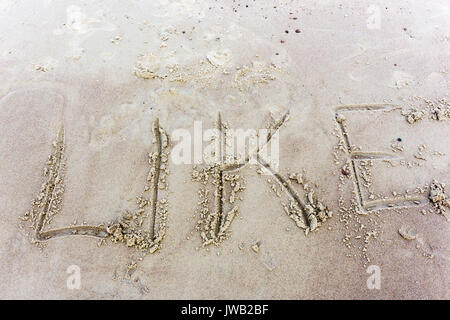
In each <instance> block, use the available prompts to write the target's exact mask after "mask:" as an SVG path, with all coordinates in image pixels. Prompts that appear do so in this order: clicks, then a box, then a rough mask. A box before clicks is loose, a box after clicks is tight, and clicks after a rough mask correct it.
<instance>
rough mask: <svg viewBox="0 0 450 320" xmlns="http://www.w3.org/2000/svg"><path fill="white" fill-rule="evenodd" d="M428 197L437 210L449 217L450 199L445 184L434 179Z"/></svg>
mask: <svg viewBox="0 0 450 320" xmlns="http://www.w3.org/2000/svg"><path fill="white" fill-rule="evenodd" d="M428 199H430V202H431V204H432V205H433V207H434V209H435V210H436V212H437V213H438V214H442V215H443V216H445V217H446V218H447V219H448V216H447V212H446V210H447V208H450V199H448V197H447V195H446V194H445V184H444V183H439V182H438V181H436V180H434V181H433V182H432V183H431V185H430V192H429V195H428Z"/></svg>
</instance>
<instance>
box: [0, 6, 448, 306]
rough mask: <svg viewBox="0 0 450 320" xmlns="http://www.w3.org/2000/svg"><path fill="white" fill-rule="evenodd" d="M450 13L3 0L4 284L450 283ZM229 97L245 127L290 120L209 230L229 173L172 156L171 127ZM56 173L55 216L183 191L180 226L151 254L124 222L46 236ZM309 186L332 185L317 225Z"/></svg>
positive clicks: (393, 289) (281, 286) (63, 287)
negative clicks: (209, 238) (271, 163)
mask: <svg viewBox="0 0 450 320" xmlns="http://www.w3.org/2000/svg"><path fill="white" fill-rule="evenodd" d="M449 16H450V7H449V3H448V1H444V0H443V1H441V0H436V1H428V2H423V1H373V3H370V4H369V3H362V2H361V1H344V2H334V1H261V0H257V1H253V0H248V1H241V0H236V1H222V0H219V1H195V0H182V1H171V0H154V1H153V0H152V1H137V0H136V1H128V2H127V5H124V2H123V1H95V2H93V1H76V2H74V1H52V0H40V1H31V0H29V1H12V0H4V1H1V3H0V57H1V58H0V80H1V81H0V132H1V135H0V150H1V151H2V152H1V153H0V177H1V181H2V183H1V184H0V214H1V221H2V229H1V233H0V243H1V245H0V298H2V299H6V298H13V299H17V298H26V299H31V298H44V299H54V298H67V299H111V298H112V299H124V298H133V299H161V298H167V299H207V298H213V299H232V298H238V299H324V298H334V299H336V298H344V299H355V298H359V299H388V298H396V299H430V298H434V299H449V298H450V295H449V283H450V268H449V266H450V265H449V258H450V256H449V254H450V250H449V249H450V248H449V246H448V243H449V240H450V232H449V223H448V219H447V217H446V216H445V213H446V212H442V211H443V210H445V208H446V203H445V201H447V200H445V195H447V196H448V195H449V192H450V144H449V140H450V139H449V138H450V111H449V110H450V109H449V103H448V100H449V97H448V93H449V74H448V72H449V62H450V59H449V55H450V44H449V39H450V34H449V30H450V19H449ZM218 112H220V114H221V118H222V121H223V124H224V125H225V126H228V127H229V128H235V129H237V128H242V129H248V128H254V129H264V128H266V127H268V126H269V127H270V125H272V127H273V125H276V123H277V121H278V120H280V119H282V118H283V116H284V115H286V114H289V120H288V121H286V122H284V123H283V125H282V126H281V127H280V128H279V131H278V132H279V152H280V157H279V159H280V161H279V168H278V170H276V173H277V174H276V175H274V174H270V173H267V172H263V173H261V172H260V170H261V164H254V165H245V166H243V167H242V168H239V169H238V170H237V171H236V172H235V173H236V174H239V181H241V182H242V185H243V186H244V185H245V189H242V190H238V192H237V194H236V200H235V201H231V200H230V199H229V196H230V195H231V193H230V192H231V191H230V190H226V191H224V192H225V195H222V196H223V198H224V200H223V208H222V205H220V207H221V210H224V212H229V211H230V210H232V209H233V208H234V206H236V207H237V209H236V210H238V211H237V215H236V217H234V219H233V220H232V221H230V225H229V229H227V231H230V232H231V233H229V234H228V233H227V236H226V237H223V238H222V239H219V238H217V239H215V240H217V241H213V242H216V244H215V243H212V244H210V245H207V246H202V242H203V241H202V238H201V230H203V229H204V228H205V226H206V228H208V225H207V223H206V224H205V223H204V224H203V225H202V224H200V226H199V225H198V221H199V220H201V214H200V213H199V209H201V208H202V205H201V204H200V205H199V202H200V200H201V193H202V192H204V191H205V190H209V192H210V193H209V196H210V197H212V198H211V199H212V200H211V202H209V203H207V204H206V205H204V207H205V208H207V209H208V210H210V211H214V210H215V207H214V206H215V205H216V208H217V206H218V205H217V202H216V203H214V201H216V199H215V198H214V197H215V196H216V198H217V193H215V192H216V191H217V189H216V191H215V185H214V184H213V183H211V180H209V181H208V183H207V184H202V181H195V180H199V179H196V178H195V177H194V178H193V164H192V163H191V164H176V163H174V161H172V158H171V155H170V154H169V155H167V161H166V162H162V161H157V160H155V159H159V160H161V159H162V158H161V153H158V139H157V135H159V134H161V135H163V136H164V137H165V134H166V133H167V135H168V136H169V138H170V137H172V136H173V135H174V134H175V132H176V131H177V130H180V129H185V130H187V131H188V132H190V133H192V135H194V122H195V121H201V124H202V127H203V129H207V128H214V127H217V125H218V123H217V117H218ZM155 119H159V126H157V128H160V130H159V129H157V130H156V131H155V128H154V126H155ZM62 130H63V131H62ZM58 133H60V135H59V138H60V140H58ZM62 133H63V137H61V134H62ZM54 141H56V144H55V146H56V151H58V150H60V149H58V148H60V147H61V148H62V144H64V156H63V157H62V160H61V163H60V162H58V161H59V160H55V159H58V156H57V155H58V152H56V153H54V152H55V147H52V143H53V142H54ZM58 141H59V142H60V143H59V142H58ZM175 146H176V142H174V141H170V143H169V145H168V146H167V147H166V148H163V149H164V150H163V153H164V152H170V151H172V150H173V148H174V147H175ZM52 153H54V154H55V155H56V158H55V157H54V158H52V159H53V160H55V161H56V162H55V163H53V164H50V167H51V168H50V169H52V168H53V169H55V168H56V169H55V170H56V171H55V172H56V174H54V173H55V172H53V171H51V170H50V171H51V172H50V173H47V175H45V174H44V167H45V166H46V161H48V156H49V155H51V154H52ZM149 153H150V154H156V155H157V156H156V157H155V158H154V160H155V161H153V162H152V160H151V159H150V160H151V161H150V163H149ZM158 155H159V157H158ZM163 158H164V157H163ZM64 159H65V160H64ZM164 160H165V159H164ZM62 162H64V163H65V164H63V163H62ZM161 164H163V165H164V168H163V169H164V170H163V169H161V170H159V169H158V172H159V171H161V176H160V177H159V178H157V180H158V179H159V180H158V181H157V184H156V186H157V188H160V192H157V200H158V202H157V203H155V205H154V208H153V206H152V197H153V194H154V193H153V192H152V190H154V186H155V185H154V181H155V180H154V179H155V177H154V176H151V177H150V179H148V174H149V172H150V173H151V172H152V168H155V166H156V167H158V166H161ZM222 165H223V163H222ZM64 168H65V174H64V176H63V175H62V172H63V171H64V170H63V169H64ZM204 168H205V164H199V165H198V166H197V167H196V168H195V171H197V172H198V171H201V170H202V169H204ZM221 168H222V167H218V168H215V169H212V170H213V171H214V170H216V171H215V173H214V172H213V174H212V176H214V174H219V173H220V172H222V171H221V170H222V169H221ZM201 172H202V171H201ZM274 172H275V171H274ZM274 172H272V173H274ZM295 173H297V174H298V175H294V174H295ZM59 174H60V175H61V179H62V178H64V179H63V181H61V182H60V181H59V180H58V179H59ZM220 174H221V173H220ZM289 175H291V177H292V179H290V178H289ZM194 176H195V173H194ZM278 177H281V178H282V180H280V179H279V178H278ZM297 178H298V179H297ZM52 179H53V180H52ZM161 179H163V180H164V181H161ZM230 179H231V180H227V181H226V183H228V184H229V186H231V187H235V186H236V184H235V181H233V180H232V178H230ZM233 179H234V178H233ZM200 180H201V179H200ZM434 180H436V181H437V182H438V183H443V184H445V183H446V184H447V190H445V191H444V193H443V194H444V195H443V196H442V197H441V198H439V197H438V198H435V200H436V202H435V203H433V202H432V201H430V190H431V188H432V183H433V181H434ZM280 181H281V182H282V183H283V182H284V183H287V184H288V186H289V188H287V187H286V186H283V185H281V184H280ZM212 182H214V181H212ZM299 182H300V183H299ZM43 183H47V185H51V186H55V185H56V186H57V188H54V189H52V190H51V192H50V193H51V195H48V194H44V195H43V196H42V197H41V198H42V199H44V200H43V201H44V202H45V201H47V200H48V199H50V198H51V199H53V200H51V201H50V205H49V206H50V209H49V208H47V210H50V211H52V210H53V209H51V206H52V205H53V206H55V208H56V209H55V212H56V211H58V213H57V214H55V215H54V216H53V217H52V218H51V221H45V223H44V225H43V226H42V230H41V231H42V232H43V233H42V234H43V235H45V231H48V230H52V229H55V228H56V229H58V228H72V229H68V230H70V231H71V232H69V233H74V232H72V231H73V230H75V229H76V228H78V227H76V228H75V229H74V226H83V225H84V226H102V227H101V228H103V227H104V228H106V227H111V225H113V224H114V223H117V221H119V220H120V219H122V218H123V217H124V214H125V213H126V212H131V213H132V214H135V213H136V212H137V211H136V210H139V208H140V206H142V207H144V209H145V210H147V211H145V213H144V216H145V215H147V214H148V213H149V212H150V216H151V211H152V210H153V209H154V210H156V211H157V219H156V224H157V226H161V219H162V214H163V213H164V212H166V211H165V210H167V212H166V213H167V214H166V220H164V223H165V225H166V227H167V228H166V229H165V234H164V237H161V238H162V239H160V240H161V241H159V242H158V241H157V243H156V242H155V243H156V244H157V246H156V247H155V248H154V250H155V252H154V253H150V252H147V254H145V255H144V254H143V252H142V251H140V250H138V249H136V247H135V246H133V247H128V246H127V244H126V243H124V242H121V241H117V242H114V241H113V240H117V239H114V237H113V236H112V235H111V234H108V237H107V239H106V241H101V238H99V237H92V236H83V235H80V233H82V232H78V234H67V235H64V236H60V237H51V236H49V239H44V240H43V241H40V242H38V243H36V242H35V237H36V224H35V225H34V226H33V225H31V224H32V222H33V219H35V220H36V219H37V220H38V219H39V217H37V218H36V217H34V218H30V214H29V213H28V216H27V212H30V209H32V207H33V204H32V200H33V199H36V197H38V196H39V193H40V190H41V186H42V184H43ZM161 184H164V186H161ZM435 186H436V185H435ZM438 186H441V185H439V184H438ZM166 187H167V188H166ZM57 189H58V190H61V189H63V190H64V192H63V193H60V194H57V191H56V190H57ZM46 190H47V189H46ZM289 190H291V191H289ZM292 190H294V191H295V194H297V195H298V199H299V200H300V201H301V203H302V204H303V205H307V204H308V203H309V202H310V200H311V199H308V194H310V193H311V192H312V194H311V196H313V197H314V198H313V199H312V203H313V205H314V208H313V209H314V210H315V211H314V213H313V215H316V216H315V217H313V218H314V219H316V222H318V227H317V228H314V227H315V226H313V224H315V222H314V221H312V220H308V218H306V222H307V227H308V228H309V229H308V232H306V233H308V234H307V235H305V230H303V229H301V228H299V227H298V225H297V224H296V222H295V220H294V219H293V218H295V217H292V216H291V217H289V216H288V215H287V214H286V209H285V208H286V206H287V208H288V209H287V212H290V213H289V214H291V215H292V210H294V209H295V208H294V209H293V208H289V205H290V203H292V201H293V199H294V198H292V194H293V191H292ZM199 192H200V194H199ZM44 193H45V192H44ZM140 196H143V197H144V198H141V199H140V200H139V201H138V203H137V197H140ZM49 197H50V198H49ZM143 199H144V200H150V202H149V203H148V204H147V205H145V204H142V201H143ZM318 199H320V202H321V204H323V206H324V207H326V209H323V210H322V211H321V210H319V209H318V208H319V207H320V205H318V203H317V201H318ZM294 200H295V199H294ZM144 202H145V201H144ZM219 202H220V200H219ZM294 202H295V201H294ZM47 203H49V202H48V201H47ZM447 205H448V202H447ZM297 206H298V203H297ZM35 207H36V208H37V209H36V210H37V211H36V212H38V214H39V212H41V211H45V210H46V208H45V206H44V207H42V206H41V207H39V206H38V205H35ZM163 207H164V208H163ZM294 207H295V204H294ZM297 209H298V208H297ZM127 210H128V211H127ZM294 211H295V210H294ZM329 211H331V212H332V214H329V215H327V213H326V212H328V213H329ZM446 211H447V213H450V208H447V210H446ZM161 212H163V213H161ZM297 212H298V210H297ZM324 214H325V215H324ZM319 215H321V216H320V217H319ZM299 217H300V218H302V213H300V215H299ZM47 218H48V217H47ZM47 218H46V219H47ZM303 218H305V216H303ZM311 219H312V218H311ZM24 220H25V221H24ZM147 220H148V219H147ZM147 220H145V222H143V226H146V225H147V224H148V223H151V222H149V221H147ZM35 222H36V221H35ZM47 222H51V223H47ZM196 227H197V228H196ZM202 228H203V229H202ZM224 228H225V227H224ZM197 229H199V230H197ZM310 229H314V230H310ZM80 230H84V229H82V228H79V229H78V231H80ZM102 230H103V229H102ZM109 230H110V231H111V229H109ZM158 230H160V229H158V228H157V231H158ZM220 230H221V229H220ZM220 230H219V231H218V232H219V233H220ZM47 234H50V235H51V232H50V233H47ZM224 234H225V233H224ZM97 235H98V234H97ZM219 240H220V241H219ZM133 241H135V240H133ZM153 245H154V243H151V244H150V247H152V246H153ZM147 251H148V250H147ZM150 251H153V250H150ZM144 253H145V252H144ZM374 270H375V271H374ZM78 271H79V274H80V278H79V279H80V281H79V284H80V286H79V288H74V287H73V286H71V285H70V283H69V285H68V281H69V282H70V281H72V280H73V278H70V277H71V276H73V275H74V274H75V273H77V272H78ZM378 271H379V275H380V278H379V281H378V282H377V281H375V282H373V283H372V282H371V281H372V280H371V279H373V278H370V277H371V276H372V277H373V276H376V275H375V274H372V273H373V272H375V273H377V272H378ZM71 279H72V280H71ZM368 281H369V284H368ZM71 283H72V284H73V283H74V282H71ZM75 283H76V281H75ZM370 283H372V285H370ZM378 285H379V286H378ZM374 286H375V287H376V288H374Z"/></svg>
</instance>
